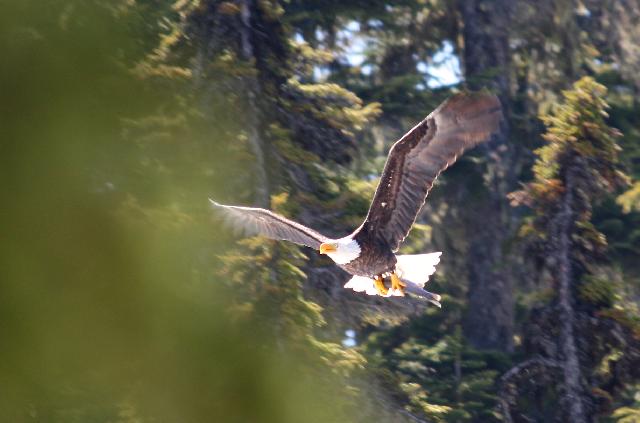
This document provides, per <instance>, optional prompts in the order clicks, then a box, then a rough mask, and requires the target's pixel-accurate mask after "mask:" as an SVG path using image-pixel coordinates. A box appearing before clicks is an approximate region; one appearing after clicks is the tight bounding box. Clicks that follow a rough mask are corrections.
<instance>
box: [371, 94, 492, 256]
mask: <svg viewBox="0 0 640 423" xmlns="http://www.w3.org/2000/svg"><path fill="white" fill-rule="evenodd" d="M501 119H502V112H501V107H500V101H499V100H498V98H497V97H496V96H495V95H492V94H481V93H461V94H457V95H455V96H453V97H451V98H449V99H448V100H446V101H445V102H444V103H442V104H441V105H440V106H439V107H438V108H437V109H436V110H434V111H433V112H432V113H431V114H429V116H427V117H426V118H425V119H424V120H423V121H422V122H420V123H419V124H417V125H416V126H415V127H414V128H413V129H411V130H410V131H409V132H408V133H407V134H406V135H404V136H403V137H402V138H401V139H400V140H399V141H397V142H396V143H395V144H394V145H393V147H391V150H390V151H389V156H388V157H387V163H386V164H385V167H384V171H383V172H382V176H381V178H380V183H379V184H378V188H377V190H376V193H375V195H374V197H373V202H372V203H371V206H370V208H369V213H368V214H367V218H366V220H365V222H364V224H363V226H365V225H366V226H368V228H367V229H368V230H369V231H371V232H373V233H376V234H377V235H380V236H382V238H383V239H384V240H386V241H387V243H388V244H389V246H390V247H391V248H392V249H393V251H397V250H398V248H399V247H400V244H401V243H402V241H403V240H404V238H405V237H406V236H407V235H408V234H409V231H410V230H411V226H412V225H413V222H414V221H415V219H416V217H417V215H418V213H419V212H420V209H421V208H422V206H423V205H424V202H425V200H426V198H427V194H428V193H429V190H430V189H431V187H432V186H433V182H434V181H435V179H436V178H437V177H438V175H439V174H440V172H442V171H443V170H445V169H446V168H447V167H448V166H450V165H452V164H453V163H454V162H455V161H456V159H457V157H458V156H460V155H461V154H462V153H463V152H464V151H465V150H466V149H468V148H471V147H473V146H475V145H477V144H480V143H482V142H484V141H487V140H488V139H489V138H490V137H491V135H492V134H493V133H494V132H496V130H497V129H498V126H499V124H500V120H501Z"/></svg>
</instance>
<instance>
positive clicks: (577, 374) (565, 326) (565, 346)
mask: <svg viewBox="0 0 640 423" xmlns="http://www.w3.org/2000/svg"><path fill="white" fill-rule="evenodd" d="M564 185H565V194H564V198H563V201H562V212H561V214H560V216H559V222H558V234H557V238H558V239H557V243H558V245H557V250H556V252H557V257H558V272H557V275H558V306H559V309H560V351H561V353H562V360H563V361H564V365H563V366H562V372H563V376H564V397H563V402H564V405H565V407H566V409H567V414H568V416H569V421H571V422H576V423H578V422H586V421H587V419H586V414H585V410H584V403H583V396H584V395H583V392H582V391H583V390H582V387H581V379H582V374H581V371H580V362H579V360H578V352H577V349H576V340H575V335H574V330H573V329H574V327H573V326H574V324H575V322H576V316H575V311H574V308H573V300H572V289H571V287H572V283H573V271H572V269H571V239H570V236H571V232H572V225H573V221H574V213H573V205H572V204H573V190H574V186H573V170H572V168H571V167H570V168H569V169H568V170H567V174H566V176H565V184H564Z"/></svg>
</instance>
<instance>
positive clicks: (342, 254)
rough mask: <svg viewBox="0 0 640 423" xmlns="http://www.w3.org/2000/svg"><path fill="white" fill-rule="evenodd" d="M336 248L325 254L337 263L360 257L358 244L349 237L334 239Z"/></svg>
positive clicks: (344, 262) (345, 262)
mask: <svg viewBox="0 0 640 423" xmlns="http://www.w3.org/2000/svg"><path fill="white" fill-rule="evenodd" d="M336 244H337V248H336V251H335V252H333V253H328V254H327V255H328V256H329V257H331V260H333V261H335V262H336V263H338V264H347V263H349V262H352V261H353V260H355V259H357V258H358V257H360V245H358V243H357V242H356V240H355V239H351V238H349V237H346V238H341V239H337V240H336Z"/></svg>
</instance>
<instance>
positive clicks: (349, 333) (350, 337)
mask: <svg viewBox="0 0 640 423" xmlns="http://www.w3.org/2000/svg"><path fill="white" fill-rule="evenodd" d="M357 344H358V342H357V341H356V331H355V330H353V329H347V330H346V331H344V339H343V340H342V345H344V346H345V347H348V348H353V347H355V346H356V345H357Z"/></svg>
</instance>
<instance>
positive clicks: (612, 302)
mask: <svg viewBox="0 0 640 423" xmlns="http://www.w3.org/2000/svg"><path fill="white" fill-rule="evenodd" d="M605 94H606V90H605V88H604V87H603V86H602V85H600V84H598V83H596V82H595V81H594V80H593V79H592V78H588V77H585V78H582V79H581V80H579V81H578V82H576V83H575V85H574V87H573V89H572V90H570V91H566V92H564V102H563V103H562V104H561V105H559V106H558V107H557V108H556V109H555V110H554V111H553V112H552V113H551V114H548V115H545V116H543V120H544V122H545V123H546V125H547V127H548V130H547V133H546V134H545V139H546V141H547V143H548V144H547V145H545V146H544V147H542V148H540V149H539V150H538V151H537V155H538V159H537V161H536V165H535V167H534V173H535V178H534V180H533V181H532V182H531V183H529V184H528V185H527V186H526V189H525V190H524V191H520V192H518V193H514V194H513V195H512V198H514V199H515V200H517V201H521V202H524V203H526V204H528V205H529V206H530V207H532V209H533V211H534V216H533V217H532V218H531V219H530V220H529V222H528V223H527V225H526V226H524V227H523V233H525V234H527V235H529V236H530V237H531V239H532V244H531V245H532V250H531V254H532V257H534V258H535V259H536V260H537V261H538V263H540V265H541V266H542V269H543V271H542V272H541V276H543V279H545V280H546V281H547V282H548V283H549V288H550V289H551V291H550V292H549V294H548V295H549V296H550V298H548V300H546V301H545V300H540V301H541V305H540V306H538V307H537V308H535V309H534V310H533V311H532V314H531V318H530V321H529V327H528V330H527V332H526V335H525V336H526V339H525V349H526V351H527V353H528V355H529V356H530V357H531V358H529V360H528V361H525V362H524V363H522V364H520V365H518V366H516V367H515V368H514V369H512V371H510V372H508V373H507V374H506V375H505V378H504V381H503V382H504V383H505V389H515V390H516V391H517V389H519V388H520V387H523V389H530V388H526V380H527V378H530V377H531V375H535V377H536V378H537V381H538V382H543V381H546V383H547V384H548V383H549V381H551V383H552V386H554V387H555V394H556V395H557V400H556V399H554V398H553V397H549V396H548V395H543V394H542V391H538V392H537V393H536V397H534V398H536V399H535V400H534V401H533V402H532V403H529V402H526V401H523V400H518V399H517V398H515V396H513V392H512V393H511V394H512V396H511V397H510V399H511V401H512V402H511V404H507V403H506V402H505V408H507V409H506V410H505V416H506V417H507V418H508V419H509V420H511V419H513V420H516V421H519V420H520V419H521V417H519V416H522V418H525V416H527V415H528V416H529V418H534V419H540V418H544V419H550V418H553V419H554V420H556V421H576V422H578V421H580V422H582V421H593V419H594V418H595V416H596V415H597V414H600V413H603V412H607V410H608V407H609V406H610V403H611V402H612V401H615V396H616V394H617V393H618V392H619V390H620V389H621V388H623V387H624V386H625V385H626V384H627V383H629V382H630V381H631V380H634V379H635V378H637V377H638V374H637V371H635V370H633V369H637V368H638V361H637V360H638V357H639V355H638V352H640V351H639V350H638V347H639V344H638V339H637V331H638V329H639V327H638V324H637V322H635V321H634V318H633V317H632V315H631V314H630V312H629V309H628V308H626V307H625V303H624V302H623V301H621V299H620V297H618V294H617V290H616V286H615V283H614V281H612V280H610V277H609V276H608V275H610V273H608V272H607V271H606V266H605V263H604V262H603V258H604V252H605V249H606V240H605V238H604V236H603V235H602V234H601V233H600V232H599V231H598V230H597V229H596V228H595V227H594V226H593V224H592V222H591V217H592V210H593V205H594V203H596V202H597V201H599V200H601V199H602V198H603V196H604V195H605V194H606V193H608V192H611V191H612V190H613V189H614V188H615V187H617V186H619V185H620V183H621V182H622V181H623V177H622V174H621V173H620V171H619V159H618V154H619V152H618V150H619V149H618V146H617V144H616V141H615V139H616V137H617V136H618V135H619V133H618V132H617V131H616V130H614V129H612V128H610V127H609V126H607V124H606V122H605V118H606V113H605V110H606V108H607V104H606V103H605V101H604V100H603V97H604V96H605ZM621 350H624V351H625V354H624V355H622V356H620V355H619V354H617V351H621ZM621 369H625V370H624V371H623V372H622V373H621ZM525 372H526V374H528V375H529V376H527V377H523V376H524V374H525ZM509 386H510V388H506V387H509ZM505 392H506V391H505ZM527 396H528V397H531V395H527ZM509 406H511V407H513V409H511V410H510V409H509Z"/></svg>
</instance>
